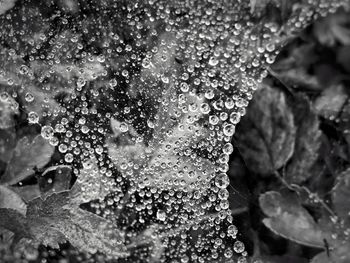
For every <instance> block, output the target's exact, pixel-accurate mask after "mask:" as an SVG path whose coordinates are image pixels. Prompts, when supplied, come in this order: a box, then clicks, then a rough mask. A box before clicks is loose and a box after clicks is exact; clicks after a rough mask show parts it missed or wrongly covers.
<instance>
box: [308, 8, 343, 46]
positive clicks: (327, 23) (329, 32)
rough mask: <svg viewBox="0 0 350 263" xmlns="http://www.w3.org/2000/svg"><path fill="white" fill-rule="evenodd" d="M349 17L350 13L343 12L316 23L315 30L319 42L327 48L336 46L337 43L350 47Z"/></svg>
mask: <svg viewBox="0 0 350 263" xmlns="http://www.w3.org/2000/svg"><path fill="white" fill-rule="evenodd" d="M349 17H350V16H349V13H346V12H345V11H343V10H341V11H339V12H337V13H336V14H333V15H329V16H327V17H326V18H324V19H321V20H319V21H318V22H316V23H315V24H314V27H313V28H314V34H315V36H316V38H317V39H318V41H319V42H320V43H321V44H323V45H326V46H334V45H335V44H336V43H337V42H339V43H341V44H343V45H350V28H349V26H348V25H349V22H350V18H349Z"/></svg>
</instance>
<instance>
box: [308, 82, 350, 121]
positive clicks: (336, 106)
mask: <svg viewBox="0 0 350 263" xmlns="http://www.w3.org/2000/svg"><path fill="white" fill-rule="evenodd" d="M347 99H348V96H347V94H346V92H345V90H344V87H343V86H342V85H335V86H331V87H329V88H328V89H325V90H324V91H323V92H322V94H321V95H320V96H319V97H318V98H317V99H316V100H315V102H314V106H315V109H316V111H317V113H318V114H319V115H320V116H322V117H324V118H326V119H330V120H334V119H335V118H336V117H337V116H338V114H339V112H340V111H341V110H342V107H343V105H344V103H345V102H346V101H347Z"/></svg>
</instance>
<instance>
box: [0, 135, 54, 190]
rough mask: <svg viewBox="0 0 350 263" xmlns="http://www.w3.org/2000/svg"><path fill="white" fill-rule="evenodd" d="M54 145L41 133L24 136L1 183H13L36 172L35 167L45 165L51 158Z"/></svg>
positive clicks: (0, 180) (18, 143)
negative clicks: (33, 136) (33, 135)
mask: <svg viewBox="0 0 350 263" xmlns="http://www.w3.org/2000/svg"><path fill="white" fill-rule="evenodd" d="M53 152H54V147H53V146H51V145H50V144H49V142H48V141H47V140H45V139H44V138H43V137H41V135H38V136H36V137H35V138H34V139H29V138H28V137H24V138H22V139H20V140H19V141H18V142H17V145H16V148H15V150H14V153H13V156H12V158H11V160H10V161H9V163H8V165H7V168H6V172H5V174H4V175H3V176H2V177H1V179H0V183H1V184H6V185H11V184H15V183H18V182H20V181H21V180H23V179H25V178H26V177H27V176H29V175H31V174H33V173H34V170H33V169H34V168H42V167H44V166H45V165H46V164H47V163H48V162H49V161H50V159H51V155H52V154H53Z"/></svg>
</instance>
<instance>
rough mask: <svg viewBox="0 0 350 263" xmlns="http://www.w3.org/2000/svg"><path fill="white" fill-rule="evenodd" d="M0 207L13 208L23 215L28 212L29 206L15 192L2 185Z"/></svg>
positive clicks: (0, 187) (0, 186)
mask: <svg viewBox="0 0 350 263" xmlns="http://www.w3.org/2000/svg"><path fill="white" fill-rule="evenodd" d="M0 208H7V209H13V210H16V211H17V212H19V213H20V214H22V215H25V214H26V212H27V206H26V204H25V203H24V202H23V200H22V199H21V197H19V196H18V195H17V194H16V193H15V192H13V191H12V190H10V189H9V188H7V187H5V186H2V185H0Z"/></svg>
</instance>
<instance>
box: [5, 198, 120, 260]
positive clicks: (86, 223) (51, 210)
mask: <svg viewBox="0 0 350 263" xmlns="http://www.w3.org/2000/svg"><path fill="white" fill-rule="evenodd" d="M0 218H1V219H2V220H1V223H0V226H1V227H4V228H6V229H8V230H10V231H12V232H13V233H15V235H17V236H20V237H24V238H29V239H32V240H34V241H35V242H37V243H39V244H43V245H47V246H51V247H52V248H59V244H61V243H65V242H66V241H69V242H70V243H71V244H72V245H73V246H75V247H77V248H78V249H81V250H82V251H85V252H89V253H96V252H97V251H100V252H102V253H105V254H106V255H109V256H111V257H119V256H125V255H126V249H125V247H124V236H123V234H122V232H121V231H120V230H118V229H117V228H116V226H115V225H113V224H112V223H111V222H110V221H108V220H106V219H104V218H102V217H99V216H97V215H95V214H92V213H90V212H87V211H84V210H82V209H80V208H76V207H75V206H73V207H72V206H71V205H70V194H69V191H65V192H61V193H57V194H56V193H54V194H52V195H50V196H48V197H47V198H46V199H42V198H41V197H39V198H36V199H34V200H31V201H29V203H28V210H27V213H26V217H24V216H23V215H21V214H20V213H18V212H16V211H15V210H12V209H0Z"/></svg>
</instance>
